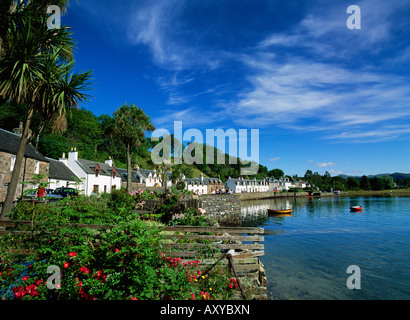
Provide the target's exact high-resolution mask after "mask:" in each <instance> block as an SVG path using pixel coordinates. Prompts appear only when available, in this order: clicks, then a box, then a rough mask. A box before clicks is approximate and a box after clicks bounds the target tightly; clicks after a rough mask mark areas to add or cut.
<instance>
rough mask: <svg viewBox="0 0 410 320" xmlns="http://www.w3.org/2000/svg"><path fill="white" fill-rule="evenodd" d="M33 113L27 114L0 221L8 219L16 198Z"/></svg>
mask: <svg viewBox="0 0 410 320" xmlns="http://www.w3.org/2000/svg"><path fill="white" fill-rule="evenodd" d="M33 112H34V110H33V109H32V108H31V109H30V110H29V112H28V114H27V118H26V123H25V124H24V129H23V133H22V135H21V139H20V143H19V147H18V150H17V154H16V160H15V162H14V168H13V173H12V174H11V180H10V183H9V185H8V189H7V195H6V199H5V201H4V205H3V209H2V210H1V214H0V220H7V219H8V217H6V215H8V214H9V213H10V211H11V208H12V206H13V201H14V197H15V196H16V191H17V186H18V184H19V180H20V172H21V168H22V166H23V161H24V153H25V152H26V146H27V143H28V135H29V130H30V123H31V118H32V117H33Z"/></svg>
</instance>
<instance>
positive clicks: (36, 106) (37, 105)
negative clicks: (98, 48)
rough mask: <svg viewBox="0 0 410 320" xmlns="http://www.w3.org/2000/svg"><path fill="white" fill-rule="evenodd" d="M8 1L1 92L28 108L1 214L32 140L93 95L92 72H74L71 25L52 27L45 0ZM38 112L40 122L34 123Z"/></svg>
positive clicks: (7, 206)
mask: <svg viewBox="0 0 410 320" xmlns="http://www.w3.org/2000/svg"><path fill="white" fill-rule="evenodd" d="M4 3H5V2H3V4H2V5H5V4H4ZM7 3H8V4H9V6H8V7H9V10H6V12H2V14H1V15H0V19H1V21H0V25H2V26H3V27H4V28H5V29H2V33H1V34H0V35H1V49H0V50H1V52H0V96H1V98H2V99H4V100H7V101H8V102H9V103H11V104H13V105H16V107H18V108H20V107H22V108H26V109H25V114H24V126H23V133H22V135H21V139H20V143H19V146H18V151H17V154H16V160H15V164H14V170H13V173H12V177H11V180H10V184H9V188H8V192H7V195H6V199H5V203H4V206H3V210H2V213H1V218H2V219H3V218H4V217H5V215H6V214H8V213H9V211H10V209H11V206H12V203H13V200H14V196H15V192H16V189H17V184H18V180H19V176H20V171H21V167H22V164H23V158H24V153H25V149H26V146H27V144H28V143H29V142H31V141H33V140H34V139H35V138H36V137H37V136H38V135H39V134H40V133H41V132H42V131H43V130H44V128H45V127H47V126H48V125H49V124H53V130H54V131H58V130H61V131H64V130H65V129H66V118H65V114H66V112H67V111H68V110H69V109H70V108H72V107H76V106H77V105H78V103H79V102H81V101H85V100H87V99H88V98H89V96H88V95H86V94H84V93H82V91H84V90H85V89H87V88H88V80H89V77H90V72H84V73H77V74H73V73H72V70H73V67H74V60H73V54H72V50H73V41H72V39H71V33H70V32H69V30H68V29H66V28H61V29H48V28H47V25H46V18H47V17H46V15H45V14H44V13H45V12H46V8H47V4H46V3H45V2H44V1H30V2H25V1H22V2H17V3H16V2H15V1H12V0H9V1H8V2H7ZM64 3H65V1H57V2H56V4H57V5H59V4H64ZM6 7H7V5H6ZM36 117H38V118H39V119H40V125H39V126H38V127H36V128H31V125H32V121H33V120H34V119H35V118H36ZM32 129H35V130H33V132H32V133H31V134H30V131H31V130H32Z"/></svg>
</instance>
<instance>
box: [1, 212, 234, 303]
mask: <svg viewBox="0 0 410 320" xmlns="http://www.w3.org/2000/svg"><path fill="white" fill-rule="evenodd" d="M38 230H42V232H41V234H39V235H38V236H36V237H23V236H22V237H20V238H19V242H16V241H15V240H16V238H15V237H16V236H15V235H14V236H12V235H6V236H4V237H3V238H1V239H0V256H1V261H0V298H2V299H23V300H33V299H35V300H36V299H42V300H45V299H58V300H76V299H101V300H127V299H149V300H155V299H184V300H185V299H229V298H230V297H232V294H233V293H234V292H233V291H232V290H231V289H230V288H229V284H230V280H229V274H228V273H227V270H226V269H225V268H222V267H219V266H217V267H215V268H213V269H211V271H210V272H206V271H207V270H204V269H201V268H200V266H199V265H198V262H199V261H197V260H194V261H185V262H183V261H182V260H181V259H179V258H171V257H168V256H167V255H166V254H164V253H162V251H163V247H162V236H161V235H160V234H159V229H158V228H152V227H149V226H147V225H146V224H145V223H144V222H142V221H140V220H138V219H135V217H134V216H130V217H129V218H128V219H124V221H123V222H121V223H120V224H119V225H118V226H117V227H114V228H112V229H110V230H107V231H96V230H90V229H88V228H72V227H68V226H66V225H64V223H61V221H59V220H54V221H48V222H45V223H44V224H43V225H42V226H40V227H39V228H38ZM22 244H23V245H22ZM21 246H23V247H25V248H31V249H32V250H33V254H30V255H25V256H21V255H19V254H17V253H13V251H14V250H15V249H17V248H21ZM50 265H54V266H57V267H59V268H60V271H61V286H60V288H59V289H48V288H47V286H46V282H47V279H49V277H50V274H48V273H47V268H48V267H49V266H50Z"/></svg>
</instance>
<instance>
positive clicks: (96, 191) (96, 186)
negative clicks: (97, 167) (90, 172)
mask: <svg viewBox="0 0 410 320" xmlns="http://www.w3.org/2000/svg"><path fill="white" fill-rule="evenodd" d="M93 192H94V194H97V193H98V192H99V188H98V184H95V185H94V188H93Z"/></svg>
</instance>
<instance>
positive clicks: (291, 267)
mask: <svg viewBox="0 0 410 320" xmlns="http://www.w3.org/2000/svg"><path fill="white" fill-rule="evenodd" d="M358 205H360V206H362V207H363V211H362V212H350V209H349V208H350V207H351V206H358ZM268 208H271V209H282V208H292V209H293V212H292V216H285V217H267V216H266V211H267V209H268ZM242 217H243V224H244V225H247V226H260V227H263V228H265V229H267V230H278V232H277V234H276V235H267V236H265V242H264V244H265V255H264V256H262V257H261V261H262V263H263V264H264V266H265V270H266V275H267V279H268V297H269V298H270V299H280V300H282V299H294V300H311V299H313V300H338V299H343V300H356V299H359V300H403V299H404V300H408V299H410V198H408V197H352V198H348V197H328V198H315V199H308V198H303V199H299V198H284V199H266V200H254V201H246V202H243V203H242ZM349 266H355V268H356V271H355V272H353V273H352V272H349V273H348V272H347V271H348V267H349ZM357 271H360V274H359V272H357ZM359 276H360V277H359ZM353 278H356V279H355V280H354V281H352V279H353ZM359 280H360V282H359ZM348 282H350V283H355V285H356V287H358V285H359V284H360V289H349V288H348V286H347V283H348Z"/></svg>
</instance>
